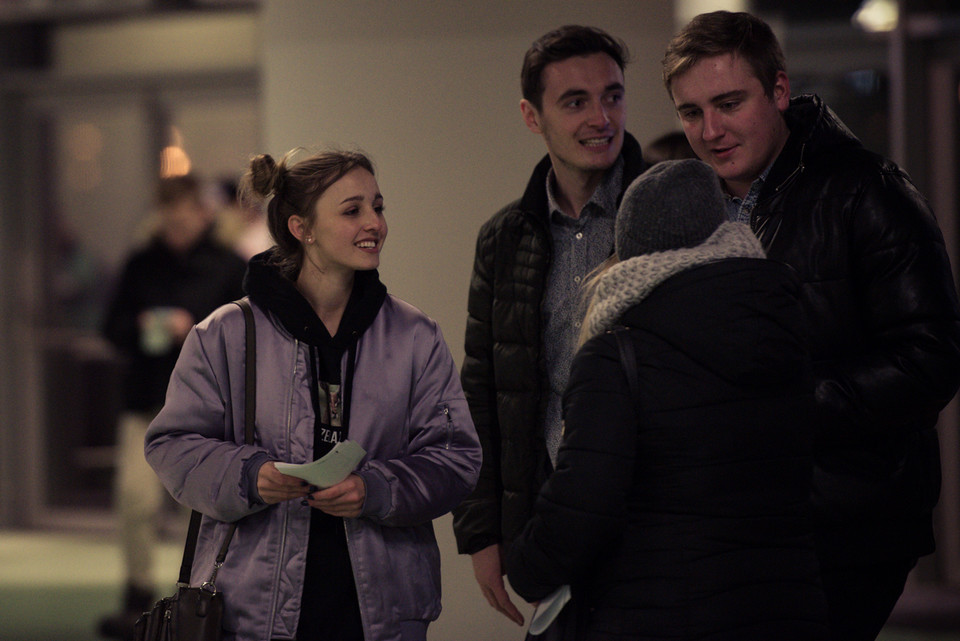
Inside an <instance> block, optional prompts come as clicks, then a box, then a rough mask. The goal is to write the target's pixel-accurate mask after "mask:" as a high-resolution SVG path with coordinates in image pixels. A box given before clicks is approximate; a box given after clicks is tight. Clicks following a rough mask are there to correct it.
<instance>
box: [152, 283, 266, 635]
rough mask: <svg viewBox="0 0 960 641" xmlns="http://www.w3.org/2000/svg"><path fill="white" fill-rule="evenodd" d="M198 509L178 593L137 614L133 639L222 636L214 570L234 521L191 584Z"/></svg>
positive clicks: (251, 385) (250, 354)
mask: <svg viewBox="0 0 960 641" xmlns="http://www.w3.org/2000/svg"><path fill="white" fill-rule="evenodd" d="M236 303H237V305H239V306H240V309H242V310H243V316H244V321H245V323H246V332H247V336H246V372H245V376H246V378H245V385H246V388H245V392H244V441H245V442H246V443H247V444H252V443H253V419H254V412H255V409H256V398H257V373H256V372H257V370H256V362H257V361H256V354H257V346H256V331H255V327H254V321H253V310H252V309H251V308H250V303H249V302H248V301H247V300H246V299H242V300H238V301H236ZM202 518H203V517H202V515H201V514H200V512H197V511H196V510H194V511H193V512H192V513H191V515H190V527H189V529H188V530H187V540H186V543H185V544H184V547H183V561H182V562H181V564H180V576H179V579H178V580H177V593H176V594H174V595H173V596H168V597H164V598H162V599H160V600H159V601H157V602H156V603H155V604H154V606H153V608H151V609H150V610H149V611H147V612H144V613H143V614H142V615H140V618H139V619H138V620H137V624H136V628H135V633H134V639H135V640H136V641H219V640H220V638H221V636H222V627H221V623H222V621H223V594H222V593H220V592H219V591H218V590H217V583H216V581H217V572H219V571H220V568H221V567H222V566H223V561H224V559H225V558H226V556H227V547H228V546H229V545H230V540H231V539H232V538H233V533H234V532H235V531H236V529H237V524H236V523H233V524H232V525H231V526H230V529H229V530H228V531H227V536H226V538H225V539H224V541H223V545H221V546H220V551H219V553H218V554H217V559H216V561H215V563H214V566H213V573H212V574H211V575H210V579H209V580H207V581H206V582H204V583H203V585H201V586H200V587H190V570H191V568H192V566H193V555H194V553H195V551H196V547H197V536H198V535H199V533H200V521H201V520H202Z"/></svg>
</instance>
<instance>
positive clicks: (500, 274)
mask: <svg viewBox="0 0 960 641" xmlns="http://www.w3.org/2000/svg"><path fill="white" fill-rule="evenodd" d="M621 155H622V157H623V159H624V167H623V185H622V187H621V190H620V194H621V196H622V194H623V191H624V190H625V189H626V188H627V186H629V185H630V183H631V182H632V181H633V179H634V178H636V177H637V176H639V175H640V173H641V172H642V171H643V170H644V169H645V167H646V165H645V163H644V161H643V158H642V156H641V153H640V145H639V144H638V143H637V141H636V139H634V138H633V137H632V136H631V135H630V134H625V135H624V142H623V150H622V152H621ZM549 171H550V158H549V156H546V157H544V158H543V159H542V160H541V161H540V163H539V164H537V166H536V168H535V169H534V171H533V175H532V176H531V177H530V180H529V182H528V183H527V187H526V190H525V191H524V194H523V197H522V198H520V199H519V200H516V201H514V202H512V203H510V204H508V205H507V206H506V207H504V208H503V209H501V210H500V211H499V212H497V213H496V214H495V215H494V216H493V217H492V218H490V220H488V221H487V222H486V223H484V225H483V226H482V227H481V229H480V232H479V234H478V237H477V244H476V255H475V259H474V266H473V274H472V276H471V278H470V292H469V299H468V302H467V312H468V317H467V328H466V336H465V347H466V350H465V351H466V354H465V356H464V360H463V366H462V368H461V371H460V378H461V382H462V384H463V390H464V392H465V393H466V396H467V402H468V403H469V404H470V412H471V414H472V416H473V422H474V425H476V428H477V434H478V436H479V437H480V443H481V445H482V446H483V467H482V468H481V471H480V480H479V482H478V484H477V487H476V489H475V490H474V492H473V494H471V495H470V497H469V498H467V500H465V501H464V502H463V503H462V504H461V505H460V506H459V507H458V508H457V509H455V510H454V511H453V515H454V521H453V527H454V533H455V535H456V539H457V548H458V550H459V551H460V553H461V554H473V553H474V552H477V551H479V550H482V549H483V548H485V547H487V546H489V545H492V544H494V543H500V542H509V541H511V540H513V539H514V538H515V537H516V535H517V534H518V533H519V532H520V529H521V528H522V527H523V525H524V523H526V522H527V519H528V518H530V514H531V511H532V508H533V500H534V498H535V497H536V495H537V492H538V491H539V490H540V486H541V485H542V484H543V481H544V480H545V478H546V475H547V474H548V473H549V470H550V462H549V457H548V455H547V449H546V444H545V441H544V434H543V407H542V390H541V381H542V379H543V367H544V365H543V359H542V356H543V354H542V352H543V350H542V345H541V333H542V327H541V310H540V308H541V303H542V301H543V295H544V289H545V287H546V279H547V270H548V269H549V268H550V264H551V260H552V255H551V252H552V245H551V238H550V230H549V226H548V224H549V223H548V215H549V212H548V211H547V208H548V205H547V193H546V184H547V174H548V172H549ZM610 253H613V247H610Z"/></svg>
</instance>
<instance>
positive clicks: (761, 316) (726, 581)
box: [506, 160, 829, 641]
mask: <svg viewBox="0 0 960 641" xmlns="http://www.w3.org/2000/svg"><path fill="white" fill-rule="evenodd" d="M724 204H725V203H724V197H723V194H722V192H721V191H720V184H719V182H718V179H717V177H716V175H715V173H714V171H713V170H712V169H711V168H710V167H709V166H708V165H706V164H704V163H702V162H700V161H698V160H678V161H674V162H669V161H665V162H663V163H660V164H658V165H655V166H654V167H653V168H651V169H649V170H648V171H647V172H646V173H644V174H642V175H640V176H639V177H638V178H636V179H635V180H634V181H633V182H632V183H631V185H630V186H629V187H628V188H627V190H626V192H625V193H624V197H623V199H622V201H621V204H620V208H619V211H618V214H617V220H616V224H615V249H616V256H614V257H613V260H611V261H608V263H607V264H605V269H604V270H603V271H601V272H600V273H599V274H597V275H596V276H595V277H594V278H592V279H591V282H590V285H591V286H592V287H591V291H592V296H591V297H590V305H589V307H588V309H587V312H586V314H585V316H584V319H583V322H582V330H581V337H580V338H581V344H580V347H579V350H578V351H577V353H576V356H575V357H574V360H573V364H572V366H571V370H570V377H569V382H568V384H567V387H566V391H565V393H564V395H563V420H564V431H563V438H562V440H561V444H560V448H559V451H558V455H557V464H556V467H555V470H554V472H553V473H552V474H551V475H550V477H549V478H548V479H547V481H546V483H545V484H544V485H543V488H542V490H541V491H540V495H539V497H538V498H537V500H536V503H535V506H534V514H533V518H532V519H530V521H529V522H528V523H527V525H526V527H525V528H524V530H523V532H522V533H521V534H520V536H519V537H518V538H517V540H516V541H515V542H514V544H513V545H512V546H510V548H509V549H508V550H507V556H506V568H507V575H508V578H509V580H510V585H511V587H512V588H513V589H514V590H515V591H516V593H517V594H518V595H520V596H521V597H523V598H524V599H526V600H527V601H529V602H539V604H540V605H539V606H538V608H537V610H536V613H535V616H534V621H535V622H536V624H537V627H536V630H537V631H539V630H541V627H542V626H541V623H542V622H546V621H550V627H546V628H545V632H544V633H543V635H542V636H539V635H538V636H537V638H544V639H555V638H563V639H568V638H569V639H600V638H602V639H618V640H624V641H625V640H626V639H640V638H643V639H654V638H656V639H665V638H676V639H678V640H680V639H685V640H689V639H706V638H710V639H717V640H720V639H725V640H727V639H736V641H768V640H769V639H778V641H826V640H827V639H829V634H828V629H827V608H826V599H825V597H824V594H823V589H822V587H821V585H820V582H819V572H820V566H819V563H818V562H817V557H816V550H815V545H814V539H813V537H812V536H811V533H812V531H813V526H812V523H811V522H810V520H809V519H808V513H807V506H808V500H809V495H810V478H811V474H812V470H813V456H812V453H813V440H814V436H815V433H816V430H815V429H814V427H815V422H814V418H813V416H814V409H815V403H814V397H813V387H812V377H811V375H810V362H809V357H808V354H807V351H806V349H805V344H804V329H803V325H802V319H803V315H802V313H801V308H800V304H799V300H798V292H799V282H798V280H797V278H796V274H795V273H794V272H793V270H791V269H790V268H789V267H787V266H786V265H784V264H782V263H778V262H775V261H772V260H769V259H767V258H766V255H765V253H764V251H763V247H762V246H761V244H760V241H759V240H758V239H757V237H756V235H755V234H754V233H753V232H752V231H751V229H750V227H749V226H748V225H746V224H744V223H741V222H732V221H728V220H727V219H726V217H725V215H724ZM567 597H570V602H569V603H566V604H565V605H562V606H561V607H560V608H556V607H550V605H549V604H551V603H553V604H557V603H560V604H563V603H564V599H566V598H567ZM758 603H762V604H763V605H762V607H758V606H757V604H758ZM557 610H559V614H556V619H554V620H551V619H550V616H552V615H554V614H555V613H556V612H557ZM531 630H534V627H533V625H531ZM611 630H616V631H618V632H619V633H613V632H610V631H611ZM551 634H559V635H563V636H550V635H551Z"/></svg>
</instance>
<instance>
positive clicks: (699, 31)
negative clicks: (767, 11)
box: [662, 11, 787, 96]
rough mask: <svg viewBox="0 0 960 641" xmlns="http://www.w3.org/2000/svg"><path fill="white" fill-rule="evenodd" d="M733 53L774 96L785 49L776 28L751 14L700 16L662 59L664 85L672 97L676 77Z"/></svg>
mask: <svg viewBox="0 0 960 641" xmlns="http://www.w3.org/2000/svg"><path fill="white" fill-rule="evenodd" d="M726 53H732V54H734V55H736V56H739V57H741V58H743V59H744V60H745V61H746V62H747V64H749V65H750V67H751V68H752V69H753V74H754V75H755V76H756V77H757V79H758V80H759V81H760V84H761V85H762V86H763V91H764V93H766V94H767V96H772V95H773V88H774V86H775V85H776V82H777V74H778V73H779V72H781V71H786V70H787V63H786V60H785V58H784V57H783V50H782V49H781V48H780V43H779V42H778V41H777V36H776V35H774V33H773V29H771V28H770V25H768V24H767V23H766V22H764V21H763V20H761V19H760V18H758V17H756V16H754V15H751V14H749V13H746V12H743V11H740V12H730V11H713V12H711V13H701V14H700V15H699V16H697V17H695V18H694V19H693V20H691V21H690V23H689V24H688V25H687V26H686V27H684V28H683V29H682V30H681V31H680V33H678V34H677V35H675V36H674V37H673V39H672V40H671V41H670V44H669V45H668V46H667V51H666V53H665V54H664V56H663V61H662V64H663V84H664V86H666V88H667V92H668V93H670V95H671V96H672V95H673V91H672V90H671V89H670V84H671V83H672V82H673V80H674V78H676V77H677V76H679V75H682V74H684V73H686V72H687V71H689V70H690V68H691V67H693V66H694V65H695V64H697V63H698V62H700V61H701V60H703V59H704V58H712V57H714V56H720V55H723V54H726Z"/></svg>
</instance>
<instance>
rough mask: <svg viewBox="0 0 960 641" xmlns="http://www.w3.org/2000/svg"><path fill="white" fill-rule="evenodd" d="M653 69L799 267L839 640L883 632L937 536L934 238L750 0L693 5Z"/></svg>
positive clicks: (953, 382) (920, 211)
mask: <svg viewBox="0 0 960 641" xmlns="http://www.w3.org/2000/svg"><path fill="white" fill-rule="evenodd" d="M663 77H664V82H665V84H666V87H667V90H668V92H669V93H670V96H671V98H672V99H673V101H674V103H675V104H676V107H677V112H678V114H679V116H680V120H681V123H682V124H683V127H684V131H685V132H686V134H687V138H688V140H689V141H690V144H691V145H692V146H693V148H694V150H695V151H696V152H697V155H698V156H700V158H702V159H703V160H704V161H706V162H707V163H709V164H710V165H711V166H712V167H713V168H714V170H715V171H716V172H717V174H718V175H719V176H720V178H721V181H722V183H723V186H724V189H725V190H726V192H727V194H728V201H727V209H728V215H729V216H730V218H731V219H732V220H741V221H744V222H748V223H749V224H750V226H751V228H752V229H753V231H754V233H755V234H756V235H757V236H758V237H759V238H760V240H761V242H762V244H763V246H764V248H765V249H766V251H767V255H768V256H769V257H770V258H772V259H775V260H779V261H782V262H784V263H787V264H788V265H790V266H792V267H793V268H794V269H796V270H797V272H798V273H799V276H800V279H801V282H802V290H801V304H802V308H803V321H804V323H805V325H806V327H807V333H808V336H807V341H808V347H809V350H810V352H811V355H812V357H813V360H814V363H813V367H814V375H815V379H816V399H817V404H818V408H819V413H820V415H819V416H818V420H817V425H816V430H817V443H816V466H815V471H814V480H813V493H812V499H813V515H814V518H815V528H816V536H817V552H818V556H819V558H820V563H821V568H822V575H823V583H824V589H825V591H826V594H827V599H828V604H829V606H830V616H831V628H832V634H833V638H834V639H836V640H838V641H840V640H842V641H858V640H861V639H875V638H876V636H877V633H878V632H879V630H880V629H881V628H882V626H883V624H884V622H885V621H886V619H887V617H888V616H889V614H890V612H891V610H892V609H893V606H894V605H895V603H896V601H897V599H898V598H899V596H900V594H901V592H902V590H903V586H904V583H905V581H906V577H907V574H908V573H909V571H910V570H911V568H912V567H913V566H914V565H915V564H916V562H917V559H918V558H919V557H920V556H922V555H925V554H929V553H931V552H932V551H933V549H934V540H933V528H932V511H933V508H934V506H935V505H936V502H937V499H938V496H939V485H940V467H939V465H940V459H939V453H938V441H937V432H936V429H935V426H936V422H937V417H938V414H939V411H940V410H941V409H942V408H943V407H944V405H946V403H947V402H949V400H950V399H951V398H952V397H953V395H954V394H955V393H956V391H957V387H958V384H960V311H958V303H957V295H956V289H955V286H954V282H953V277H952V274H951V270H950V264H949V260H948V258H947V254H946V250H945V247H944V242H943V237H942V235H941V233H940V230H939V228H938V226H937V222H936V220H935V219H934V216H933V214H932V212H931V211H930V209H929V206H928V205H927V203H926V201H925V200H924V198H923V196H921V194H920V193H919V192H918V191H917V190H916V188H915V187H914V185H913V184H912V182H911V181H910V179H909V178H908V177H907V175H906V174H905V173H904V172H903V171H901V170H900V169H899V168H898V167H897V166H896V165H895V164H894V163H892V162H891V161H889V160H886V159H884V158H883V157H881V156H879V155H877V154H875V153H872V152H870V151H868V150H866V149H864V148H863V146H862V145H861V144H860V142H859V141H858V140H857V139H856V138H855V137H854V135H853V134H852V133H851V132H850V131H849V130H848V129H847V128H846V127H845V126H844V125H843V123H841V122H840V120H839V119H838V118H837V116H836V115H835V114H834V113H833V112H832V111H831V110H830V109H829V108H828V107H827V106H826V105H824V104H823V103H822V102H821V101H820V99H819V98H817V97H815V96H799V97H797V98H794V99H793V100H791V99H790V84H789V80H788V78H787V74H786V71H785V64H784V59H783V53H782V51H781V50H780V46H779V44H778V43H777V40H776V37H775V36H774V34H773V32H772V30H771V29H770V28H769V26H768V25H766V23H764V22H763V21H761V20H759V19H758V18H755V17H754V16H751V15H749V14H746V13H729V12H725V11H718V12H713V13H709V14H703V15H700V16H697V17H696V18H694V19H693V21H691V23H690V24H689V25H687V27H685V28H684V29H683V30H682V31H681V32H680V33H679V34H678V35H677V36H676V37H675V38H674V39H673V40H672V41H671V43H670V45H669V47H668V49H667V52H666V56H665V57H664V61H663Z"/></svg>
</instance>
